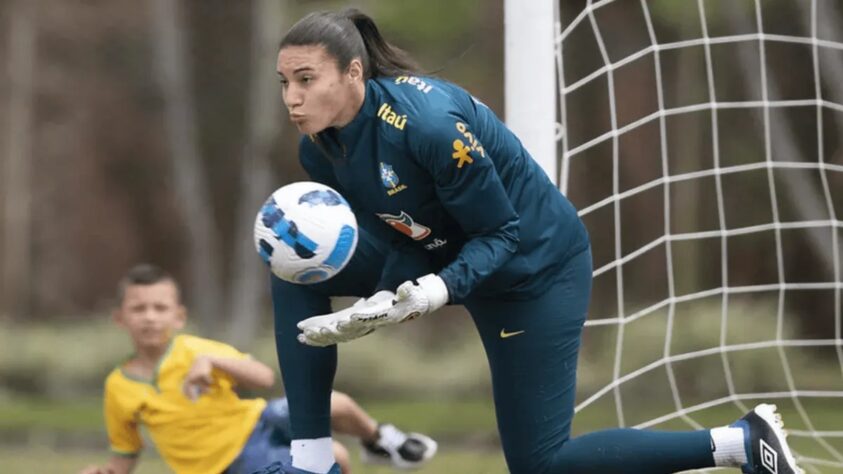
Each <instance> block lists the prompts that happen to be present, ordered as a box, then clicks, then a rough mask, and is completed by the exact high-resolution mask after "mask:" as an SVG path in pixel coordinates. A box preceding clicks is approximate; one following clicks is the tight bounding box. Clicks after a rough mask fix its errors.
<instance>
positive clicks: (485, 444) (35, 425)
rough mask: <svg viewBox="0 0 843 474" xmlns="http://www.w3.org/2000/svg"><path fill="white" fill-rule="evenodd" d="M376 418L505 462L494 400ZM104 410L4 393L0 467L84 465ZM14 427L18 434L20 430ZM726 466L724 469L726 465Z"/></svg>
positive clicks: (810, 450)
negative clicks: (8, 397) (9, 396)
mask: <svg viewBox="0 0 843 474" xmlns="http://www.w3.org/2000/svg"><path fill="white" fill-rule="evenodd" d="M364 405H365V406H366V408H367V409H369V410H370V412H371V413H372V414H373V415H374V416H375V417H376V418H377V419H379V420H389V421H392V422H394V423H396V424H398V425H399V426H403V427H407V428H410V429H412V430H414V431H421V432H426V433H430V434H431V435H433V436H435V437H436V438H438V439H439V440H440V441H441V442H440V453H439V455H437V457H436V459H435V460H434V461H433V462H431V463H430V464H429V465H428V466H426V467H425V469H422V470H419V471H416V472H418V473H420V474H429V473H439V474H442V473H445V474H450V473H461V474H498V473H505V472H507V471H506V467H505V463H504V460H503V456H502V455H501V453H500V448H499V446H498V445H497V437H496V434H495V426H494V419H493V415H492V406H491V403H490V402H489V401H441V402H431V401H427V402H420V401H415V402H382V401H381V402H364ZM779 406H780V411H782V413H783V415H784V417H785V420H786V422H787V423H788V426H790V427H791V429H795V430H803V429H804V428H805V427H804V426H803V424H802V421H801V419H800V417H799V416H798V414H797V413H796V410H795V407H794V406H793V405H792V404H790V403H787V402H783V403H782V402H780V403H779ZM805 408H806V410H808V413H810V415H811V420H812V421H814V422H815V423H816V426H815V428H816V429H818V430H823V429H826V428H827V427H833V426H843V410H841V409H840V407H839V401H828V400H814V401H810V400H809V401H808V403H807V404H806V406H805ZM737 413H738V411H737V409H736V408H734V407H733V406H730V405H729V406H721V407H716V408H712V409H708V410H705V411H703V412H700V413H697V414H695V415H694V416H693V418H694V421H696V422H698V423H700V424H702V425H705V426H716V425H722V424H724V423H726V422H728V421H730V420H732V419H734V418H735V417H736V416H737ZM606 419H607V417H605V416H600V415H599V414H595V413H593V412H588V411H587V412H584V413H582V414H580V415H578V417H577V418H576V419H575V424H574V431H575V434H576V433H584V432H588V431H591V430H592V429H595V428H600V427H604V426H605V425H606V424H607V422H606ZM101 423H102V415H101V412H100V407H99V404H98V403H96V402H95V401H83V402H73V403H60V404H59V403H50V402H46V401H43V400H41V401H37V400H28V401H21V400H4V401H3V403H2V404H0V472H2V473H4V474H5V473H15V474H17V473H27V474H29V473H32V474H59V473H74V472H77V471H78V470H79V469H81V468H82V467H83V466H85V465H88V464H91V463H97V462H102V460H103V459H105V456H106V452H105V450H104V443H105V438H104V434H103V433H102V428H101V426H102V425H101ZM662 428H665V429H688V425H687V424H685V422H681V421H674V422H670V423H666V424H665V425H664V426H662ZM16 434H17V435H18V437H16ZM791 440H792V443H793V445H794V448H795V449H796V450H797V452H798V453H799V455H801V456H807V457H809V458H816V459H831V455H830V454H829V452H828V451H827V450H826V449H825V448H824V447H823V446H822V445H821V444H820V443H818V442H817V441H816V440H814V439H812V438H807V437H798V436H797V437H791ZM342 441H344V442H346V443H347V445H348V446H350V447H351V451H352V456H353V458H354V462H355V463H357V453H356V446H355V445H354V443H353V440H348V439H342ZM828 442H829V443H830V445H831V446H833V447H835V448H836V449H838V450H843V440H841V439H840V438H829V439H828ZM148 451H149V452H147V453H145V455H144V458H143V461H142V462H141V463H140V465H139V469H138V470H137V471H136V472H137V473H139V474H154V473H167V472H169V470H168V469H167V467H166V466H165V464H164V463H163V462H162V461H161V459H160V458H159V457H158V456H157V455H156V453H155V452H154V449H149V450H148ZM355 469H356V471H355V472H358V473H373V474H386V473H388V472H394V471H392V470H390V469H387V468H381V467H372V466H366V465H361V464H359V463H357V464H355ZM724 472H726V471H724ZM808 472H809V473H822V474H825V473H829V474H830V473H833V472H839V471H837V470H836V469H835V468H829V467H822V466H821V465H818V464H811V465H810V466H809V469H808Z"/></svg>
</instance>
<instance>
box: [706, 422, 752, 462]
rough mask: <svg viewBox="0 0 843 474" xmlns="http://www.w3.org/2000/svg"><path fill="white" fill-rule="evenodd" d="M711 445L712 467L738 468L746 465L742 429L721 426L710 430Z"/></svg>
mask: <svg viewBox="0 0 843 474" xmlns="http://www.w3.org/2000/svg"><path fill="white" fill-rule="evenodd" d="M711 444H712V449H713V452H712V454H713V455H714V465H715V466H718V467H740V466H741V465H743V464H746V462H747V459H746V447H745V446H744V437H743V428H733V427H730V426H722V427H720V428H713V429H712V430H711Z"/></svg>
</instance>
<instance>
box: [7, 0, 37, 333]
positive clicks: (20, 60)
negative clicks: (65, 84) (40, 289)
mask: <svg viewBox="0 0 843 474" xmlns="http://www.w3.org/2000/svg"><path fill="white" fill-rule="evenodd" d="M10 8H11V14H10V15H9V17H8V21H9V26H10V27H9V28H8V29H7V31H8V35H9V39H8V56H7V58H8V59H7V61H8V63H7V70H8V71H9V95H8V97H9V105H8V107H9V109H8V116H7V117H8V119H7V123H8V138H7V141H6V146H7V148H6V153H4V155H5V158H4V159H3V163H2V164H3V165H5V166H4V167H3V170H2V174H1V175H0V176H2V181H0V183H2V185H0V203H2V214H3V224H2V227H0V229H2V231H3V235H2V240H0V241H2V243H3V247H2V251H0V257H2V258H0V262H2V263H0V315H2V314H4V313H6V314H9V315H11V316H12V317H17V318H21V317H25V316H28V315H29V314H30V312H31V311H32V299H31V298H32V285H31V283H32V281H31V279H32V272H31V271H30V270H31V268H32V244H31V243H32V234H31V232H32V216H31V213H32V179H31V175H32V172H33V171H32V162H31V160H30V154H31V152H32V135H33V133H32V129H33V126H34V124H33V110H32V109H33V95H34V87H33V83H34V80H33V78H34V76H35V72H36V69H37V54H36V51H37V48H36V42H37V24H36V16H35V15H36V8H35V5H34V3H33V2H30V1H26V0H16V1H13V2H11V4H10Z"/></svg>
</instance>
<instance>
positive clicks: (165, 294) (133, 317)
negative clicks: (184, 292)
mask: <svg viewBox="0 0 843 474" xmlns="http://www.w3.org/2000/svg"><path fill="white" fill-rule="evenodd" d="M185 318H186V311H185V308H184V306H182V304H181V302H180V299H179V290H178V288H177V287H176V285H175V284H174V283H173V282H172V281H170V280H165V281H161V282H158V283H154V284H152V285H129V286H127V287H126V290H125V293H124V296H123V301H122V302H121V304H120V308H118V310H117V311H116V313H115V315H114V319H115V320H116V321H117V324H119V325H120V326H122V327H123V328H125V329H126V330H127V331H129V335H130V336H131V337H132V340H133V341H134V343H135V347H137V348H138V349H142V348H147V349H157V348H161V347H163V346H166V345H167V344H169V342H170V338H171V337H172V335H173V332H175V331H177V330H179V329H181V328H183V327H184V321H185Z"/></svg>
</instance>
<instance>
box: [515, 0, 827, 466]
mask: <svg viewBox="0 0 843 474" xmlns="http://www.w3.org/2000/svg"><path fill="white" fill-rule="evenodd" d="M505 17H506V18H505V28H506V34H505V38H506V39H505V54H506V61H505V67H506V71H505V79H506V87H505V93H506V101H505V103H506V120H507V124H508V125H509V127H510V128H511V129H513V131H515V133H516V134H518V135H519V137H520V138H521V139H522V141H523V143H524V144H525V147H526V148H527V149H528V150H529V151H530V152H531V154H533V156H534V157H535V158H536V159H537V160H538V161H539V163H540V164H541V165H542V167H543V168H544V169H545V170H546V171H547V173H548V175H549V176H551V177H552V179H553V180H554V182H555V183H556V184H557V185H558V186H559V188H560V190H561V191H562V192H563V193H565V194H566V196H568V198H569V199H570V200H571V201H572V202H573V204H574V205H575V206H576V207H577V209H579V214H580V216H581V218H582V219H583V220H584V222H585V223H586V226H587V227H588V229H589V232H590V234H591V237H592V246H593V255H594V264H595V271H594V296H593V298H592V305H591V309H590V314H589V319H588V321H587V322H586V329H585V333H584V337H583V349H582V351H581V363H580V370H579V379H578V400H577V407H576V409H577V413H578V414H581V415H578V416H583V415H584V416H583V418H582V419H584V420H587V421H585V422H583V423H588V422H589V421H594V420H599V422H598V425H599V424H600V423H602V424H603V426H631V427H638V428H657V429H689V428H690V429H699V428H702V427H710V426H716V425H719V424H724V423H727V422H729V421H730V420H731V419H734V418H736V417H737V416H739V415H740V414H741V412H743V411H745V410H747V409H748V408H750V407H752V406H753V405H754V404H755V403H759V402H762V401H765V402H772V403H777V404H778V405H779V408H780V409H781V411H782V412H783V413H784V415H785V417H786V420H785V421H786V424H787V426H788V427H789V431H790V433H791V442H792V445H793V448H794V451H795V452H796V454H797V457H798V458H799V460H800V464H801V465H803V466H804V467H805V468H806V470H807V472H817V473H822V472H838V471H840V470H841V469H842V468H843V418H840V417H839V416H837V414H839V413H843V412H841V411H840V406H841V404H843V33H840V32H841V31H843V6H840V5H838V4H837V2H828V1H819V0H775V1H773V0H770V1H767V0H742V1H740V2H738V1H733V0H576V1H574V0H537V1H530V2H519V1H517V0H505ZM551 88H552V91H551ZM551 99H552V100H551ZM575 426H576V423H575ZM597 427H601V426H597Z"/></svg>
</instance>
